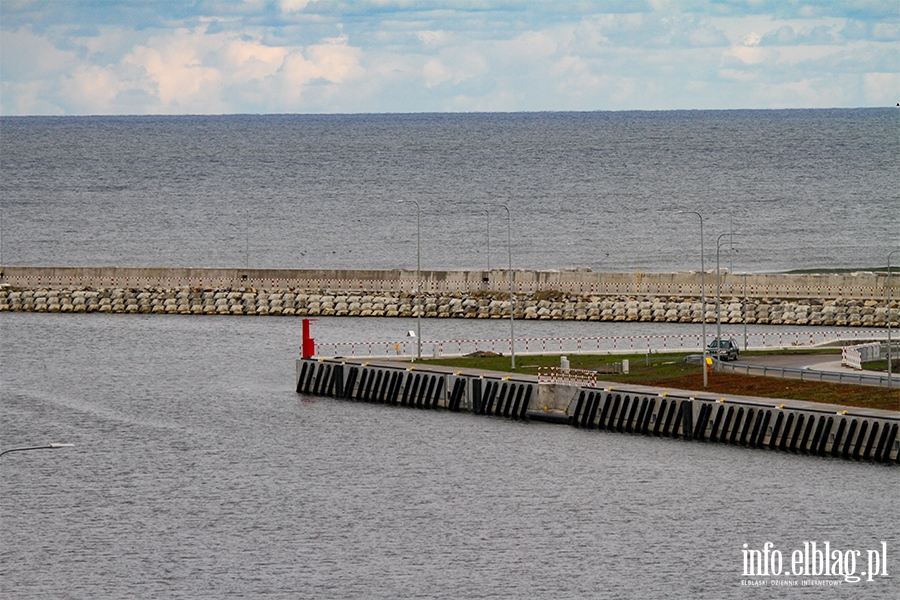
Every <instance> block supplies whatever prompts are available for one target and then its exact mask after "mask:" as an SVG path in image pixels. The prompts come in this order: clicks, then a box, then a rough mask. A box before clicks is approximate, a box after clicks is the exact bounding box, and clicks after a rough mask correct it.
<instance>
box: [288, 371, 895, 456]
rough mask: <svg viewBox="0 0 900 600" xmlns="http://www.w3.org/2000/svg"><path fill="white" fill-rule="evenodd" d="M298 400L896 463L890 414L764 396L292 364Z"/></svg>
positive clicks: (465, 373)
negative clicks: (347, 402) (464, 414)
mask: <svg viewBox="0 0 900 600" xmlns="http://www.w3.org/2000/svg"><path fill="white" fill-rule="evenodd" d="M296 391H297V393H303V394H310V395H316V396H328V397H332V398H338V399H343V400H350V401H355V402H367V403H373V404H385V405H391V406H401V407H409V408H417V409H431V410H436V409H442V410H449V411H452V412H470V413H473V414H476V415H484V416H493V417H503V418H509V419H515V420H536V421H546V422H551V423H559V424H566V425H569V426H572V427H578V428H583V429H595V430H601V431H608V432H614V433H624V434H635V435H645V436H656V437H668V438H672V439H682V440H685V441H696V442H708V443H718V444H729V445H735V446H742V447H746V448H754V449H765V450H776V451H782V452H793V453H799V454H807V455H813V456H822V457H824V456H829V457H833V458H843V459H851V460H866V461H872V462H877V463H890V464H898V462H900V442H898V429H900V418H898V417H897V415H896V414H894V413H890V412H889V411H881V410H872V409H858V408H851V407H841V406H834V405H827V404H814V403H809V402H799V401H789V400H766V399H763V398H746V397H740V398H711V397H704V396H703V394H699V393H698V394H694V395H686V392H670V391H662V390H658V389H655V388H648V387H645V386H632V387H627V386H622V387H618V386H611V387H596V385H590V386H580V385H563V384H554V383H540V382H539V381H538V380H537V379H536V378H534V377H529V376H523V375H505V374H502V373H478V372H475V371H471V370H455V369H449V368H441V367H435V366H430V365H429V366H427V367H423V366H409V365H407V364H402V363H393V362H390V361H377V362H375V361H367V362H356V361H351V360H346V359H332V360H326V359H300V360H298V361H297V373H296Z"/></svg>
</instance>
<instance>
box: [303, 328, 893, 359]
mask: <svg viewBox="0 0 900 600" xmlns="http://www.w3.org/2000/svg"><path fill="white" fill-rule="evenodd" d="M884 335H885V333H884V330H879V329H862V330H854V331H796V332H757V333H750V334H748V335H747V345H748V346H749V347H751V348H758V349H765V348H784V347H794V346H801V347H802V346H813V345H816V344H821V343H824V342H828V341H853V340H863V339H872V338H873V337H874V338H880V337H882V336H884ZM701 337H702V336H701V335H700V334H691V335H634V336H595V337H547V338H516V353H521V354H562V353H569V354H612V353H624V352H635V353H644V352H646V351H647V350H652V351H654V352H657V351H669V352H678V351H686V352H694V351H698V350H701V349H702V343H701ZM738 338H743V336H736V339H738ZM739 345H742V344H739ZM416 351H417V347H416V342H415V340H414V339H406V340H403V341H385V342H316V354H317V355H318V356H323V357H330V356H354V357H369V356H414V355H415V353H416ZM474 352H493V353H495V354H508V353H509V339H508V338H506V339H477V340H422V354H423V356H428V357H441V356H460V355H466V354H472V353H474Z"/></svg>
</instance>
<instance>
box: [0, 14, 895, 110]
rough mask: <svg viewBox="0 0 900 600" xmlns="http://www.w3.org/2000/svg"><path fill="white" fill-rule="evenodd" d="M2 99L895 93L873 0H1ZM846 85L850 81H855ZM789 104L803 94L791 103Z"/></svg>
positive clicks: (687, 98)
mask: <svg viewBox="0 0 900 600" xmlns="http://www.w3.org/2000/svg"><path fill="white" fill-rule="evenodd" d="M0 13H2V14H0V17H2V19H0V61H2V63H0V77H2V80H0V84H2V85H0V114H4V115H10V114H38V113H40V114H45V113H47V114H85V113H91V114H109V113H198V112H199V113H212V112H215V113H220V112H383V111H390V112H394V111H441V110H597V109H609V110H619V109H666V108H741V107H780V106H788V105H789V106H804V105H809V106H814V105H819V103H821V102H822V94H823V93H824V91H825V90H828V89H830V88H836V87H840V86H846V85H853V86H855V88H854V89H843V88H842V92H841V93H840V94H839V95H836V96H832V97H833V98H836V99H838V101H840V102H841V103H844V104H842V105H847V106H863V105H871V104H872V103H875V104H879V103H885V102H887V103H888V104H893V103H894V102H895V101H896V100H894V101H892V100H891V97H892V96H893V97H895V98H896V96H897V92H896V89H897V86H896V85H894V91H893V92H891V91H890V86H891V85H893V82H894V79H892V77H894V74H896V72H897V70H898V69H897V65H898V64H900V60H898V58H897V42H898V41H900V27H898V9H897V7H896V3H895V2H882V1H875V0H847V1H838V2H826V1H825V0H735V1H730V2H719V1H717V0H646V1H645V2H640V1H630V0H628V1H627V0H620V1H603V2H600V1H591V0H584V1H581V2H577V3H575V2H570V3H549V2H531V1H524V0H523V1H514V0H448V1H446V2H441V3H439V4H437V3H434V2H424V1H416V0H354V1H352V2H351V1H349V0H347V1H345V0H244V1H243V2H236V1H225V0H195V1H193V2H189V3H187V2H185V3H152V2H125V1H122V2H115V1H110V0H80V1H79V2H77V3H75V2H68V1H65V2H64V1H61V0H34V1H30V2H26V1H23V0H3V2H0ZM848 82H852V83H849V84H848ZM785 103H787V104H785Z"/></svg>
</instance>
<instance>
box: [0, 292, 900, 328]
mask: <svg viewBox="0 0 900 600" xmlns="http://www.w3.org/2000/svg"><path fill="white" fill-rule="evenodd" d="M508 298H509V296H508V294H506V293H503V292H482V293H475V294H472V293H469V294H451V293H440V294H423V295H422V298H421V299H420V300H417V298H416V296H415V294H412V293H409V292H395V293H377V294H373V293H364V292H360V293H345V292H333V293H330V292H327V291H326V292H322V291H316V292H310V291H308V290H297V289H282V290H255V289H247V288H238V289H221V288H220V289H215V288H213V289H210V288H196V287H194V288H187V287H185V288H150V287H148V288H106V289H92V288H62V289H49V288H34V289H32V288H26V289H21V288H14V287H11V286H2V287H0V311H25V312H61V313H94V312H97V313H139V314H144V313H163V314H183V315H204V314H205V315H283V316H292V315H293V316H337V317H341V316H351V317H414V316H416V315H417V314H418V313H417V310H418V309H417V305H418V302H421V307H422V316H423V317H428V318H468V319H502V318H508V316H509V300H508ZM721 310H722V312H721V319H722V322H723V323H743V322H744V317H745V316H746V322H747V323H750V324H753V323H756V324H771V325H824V326H840V327H886V326H887V324H888V307H887V304H886V302H885V301H884V300H881V301H879V300H842V299H837V300H835V299H829V300H823V299H799V300H798V299H776V298H755V299H750V300H747V301H745V300H744V299H743V298H740V297H729V298H723V299H722V307H721ZM890 315H891V326H892V327H897V326H898V325H900V323H898V321H900V303H898V302H897V301H896V300H894V299H892V302H891V309H890ZM704 316H705V318H706V321H707V322H708V323H715V322H716V304H715V301H714V300H713V301H709V299H707V303H706V311H705V315H704V312H703V310H702V305H701V303H700V299H699V298H692V297H675V296H669V297H661V296H580V295H572V294H561V293H553V292H535V293H531V294H526V295H523V296H521V297H518V298H516V301H515V317H516V318H517V319H542V320H560V321H631V322H657V323H700V322H701V319H703V318H704Z"/></svg>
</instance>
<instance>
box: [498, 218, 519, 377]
mask: <svg viewBox="0 0 900 600" xmlns="http://www.w3.org/2000/svg"><path fill="white" fill-rule="evenodd" d="M500 208H502V209H503V210H505V211H506V249H507V252H508V254H509V356H510V361H511V363H510V368H511V369H512V370H514V371H515V369H516V346H515V343H516V334H515V328H514V325H513V324H514V323H515V314H514V312H515V300H514V299H513V270H512V233H511V232H512V225H511V223H512V219H511V218H510V214H509V207H508V206H506V205H505V204H501V205H500Z"/></svg>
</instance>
